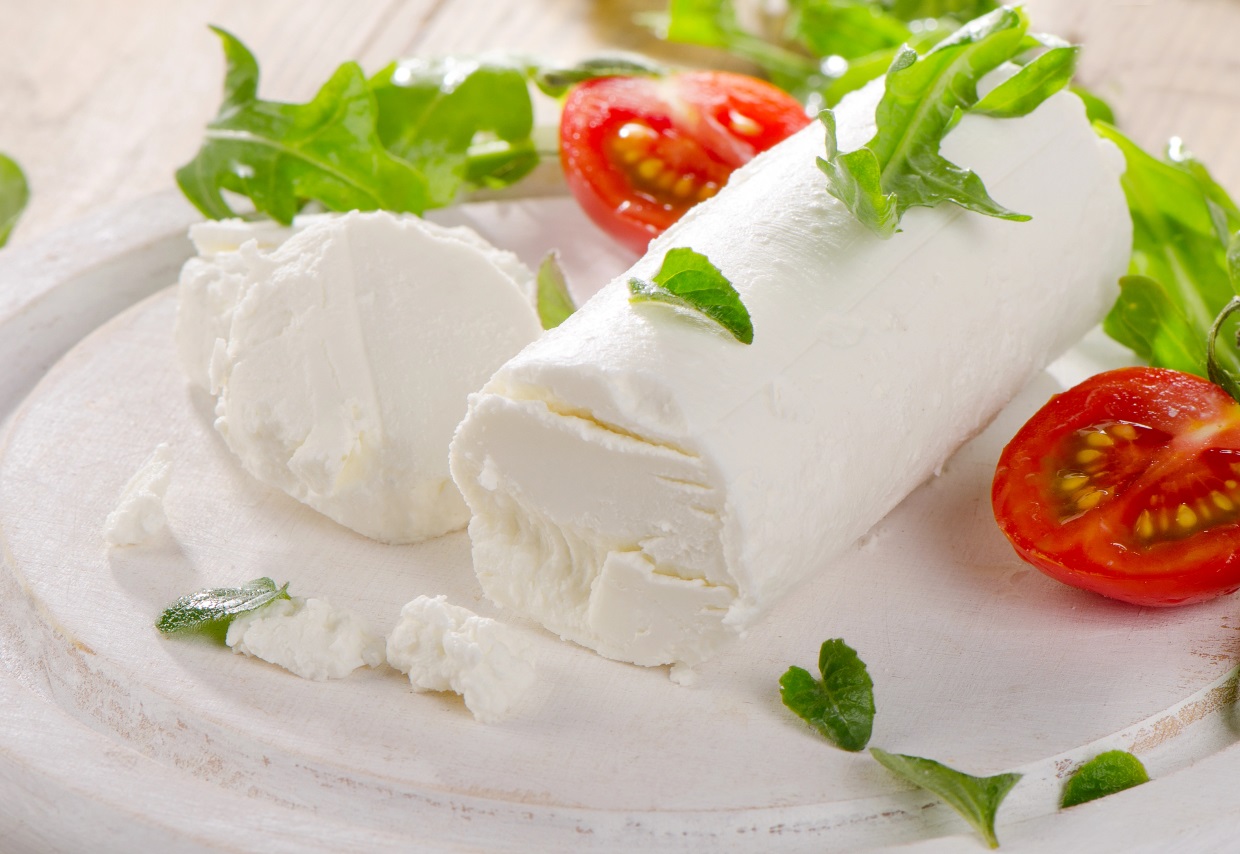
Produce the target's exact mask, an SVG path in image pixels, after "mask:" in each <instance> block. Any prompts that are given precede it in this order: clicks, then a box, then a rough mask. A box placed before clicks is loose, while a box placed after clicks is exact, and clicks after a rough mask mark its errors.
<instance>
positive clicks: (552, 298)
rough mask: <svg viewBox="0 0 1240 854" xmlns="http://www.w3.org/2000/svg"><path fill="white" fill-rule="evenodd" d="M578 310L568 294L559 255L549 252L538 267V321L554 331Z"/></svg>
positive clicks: (545, 327) (544, 327)
mask: <svg viewBox="0 0 1240 854" xmlns="http://www.w3.org/2000/svg"><path fill="white" fill-rule="evenodd" d="M576 310H577V306H576V305H575V304H574V303H573V296H572V294H570V293H569V292H568V283H567V282H566V281H565V280H564V271H563V270H562V269H561V268H560V258H559V255H557V254H556V253H555V252H548V253H547V257H546V258H543V260H542V263H541V264H539V265H538V319H539V320H540V321H541V322H542V328H543V329H554V328H555V327H557V326H559V325H560V324H561V323H563V322H564V321H565V320H567V319H568V317H569V315H571V314H572V313H573V312H574V311H576Z"/></svg>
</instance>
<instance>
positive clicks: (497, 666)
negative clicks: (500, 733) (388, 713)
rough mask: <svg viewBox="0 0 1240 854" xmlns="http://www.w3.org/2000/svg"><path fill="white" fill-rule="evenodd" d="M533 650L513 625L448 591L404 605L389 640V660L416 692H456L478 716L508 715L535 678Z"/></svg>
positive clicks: (483, 719) (498, 718)
mask: <svg viewBox="0 0 1240 854" xmlns="http://www.w3.org/2000/svg"><path fill="white" fill-rule="evenodd" d="M530 657H531V655H530V649H529V647H528V646H527V645H526V643H525V642H524V641H522V640H521V639H520V638H519V637H517V636H516V635H515V634H514V633H513V632H512V630H511V629H509V628H507V627H505V626H503V625H502V624H500V623H498V622H496V621H495V620H492V619H488V618H487V617H480V616H478V615H477V614H475V613H473V612H472V611H469V610H467V609H465V608H461V607H459V606H457V605H449V604H448V602H447V601H446V597H444V596H436V597H434V598H433V599H432V598H431V597H429V596H419V597H418V598H417V599H414V600H413V601H412V602H410V603H408V604H407V605H405V607H403V608H401V610H400V622H399V623H397V625H396V628H395V629H394V630H393V631H392V634H391V635H390V636H389V637H388V640H387V660H388V664H390V665H391V666H392V667H395V668H396V669H397V670H399V671H401V672H402V673H407V674H409V683H410V684H411V685H413V690H415V691H419V692H421V691H455V692H456V693H458V694H460V695H462V696H463V697H464V698H465V705H466V706H467V707H468V708H469V710H470V711H471V712H473V715H474V718H475V719H477V720H479V721H481V722H483V723H497V722H499V721H501V720H503V719H504V718H507V717H509V716H510V715H511V714H512V712H513V710H514V709H515V708H516V706H517V704H518V703H520V701H521V699H522V698H523V697H524V696H525V693H526V692H527V691H528V690H529V688H530V686H531V685H533V683H534V666H533V664H531V663H530V660H529V659H530Z"/></svg>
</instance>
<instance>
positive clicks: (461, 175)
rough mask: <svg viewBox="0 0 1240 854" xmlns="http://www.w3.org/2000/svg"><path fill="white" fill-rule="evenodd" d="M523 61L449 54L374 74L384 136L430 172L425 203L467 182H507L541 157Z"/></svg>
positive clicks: (437, 203) (438, 202) (439, 203)
mask: <svg viewBox="0 0 1240 854" xmlns="http://www.w3.org/2000/svg"><path fill="white" fill-rule="evenodd" d="M526 74H527V71H526V68H525V67H524V66H523V65H520V64H517V63H514V62H506V61H504V60H503V59H499V58H493V59H487V60H479V59H468V58H454V57H446V58H441V59H428V60H421V59H414V60H405V61H402V62H394V63H392V64H391V65H389V66H388V67H387V68H385V69H383V70H382V71H380V72H379V73H378V74H376V75H375V76H374V77H372V78H371V79H370V82H369V85H370V88H371V90H372V91H373V92H374V97H375V104H376V106H377V108H378V123H377V128H378V133H379V140H380V141H381V142H382V143H383V145H384V146H385V147H386V148H387V150H388V151H389V152H390V153H391V154H393V155H395V156H396V157H398V158H400V159H402V160H404V161H406V162H408V163H411V164H413V165H414V166H415V167H416V168H417V169H418V170H419V171H420V172H421V173H422V174H423V175H424V176H425V178H426V182H427V189H428V198H427V204H426V205H425V206H426V207H443V206H446V205H449V204H451V203H452V202H453V201H454V200H455V199H456V197H457V195H458V193H459V192H460V190H461V188H462V186H464V185H466V184H467V183H468V184H472V185H476V186H486V187H493V188H495V187H503V186H507V185H509V184H511V183H513V182H514V181H516V180H518V179H520V178H522V177H524V176H525V175H526V174H528V173H529V171H530V170H531V169H533V168H534V167H535V166H536V165H537V164H538V152H537V150H536V149H535V147H534V142H533V140H532V139H531V134H532V132H533V130H534V107H533V104H532V103H531V101H530V93H529V87H528V85H527V82H526Z"/></svg>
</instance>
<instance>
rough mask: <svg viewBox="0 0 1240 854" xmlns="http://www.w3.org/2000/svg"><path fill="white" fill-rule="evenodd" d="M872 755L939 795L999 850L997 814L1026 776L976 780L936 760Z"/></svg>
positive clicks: (882, 753) (872, 751)
mask: <svg viewBox="0 0 1240 854" xmlns="http://www.w3.org/2000/svg"><path fill="white" fill-rule="evenodd" d="M870 754H871V755H872V756H873V757H874V758H875V759H877V760H878V762H879V764H880V765H882V766H883V767H884V768H886V769H887V770H888V771H891V772H892V773H893V774H895V775H896V776H898V777H902V778H904V779H905V780H907V781H909V782H910V783H913V784H915V785H917V786H920V787H921V788H923V789H925V790H927V791H929V792H933V793H934V794H936V795H938V796H939V797H940V798H942V799H943V800H944V801H945V802H946V803H947V804H948V805H949V806H951V808H952V809H954V810H955V811H956V812H958V813H960V815H961V816H963V817H964V819H965V820H966V821H967V822H969V824H971V825H973V827H974V828H976V829H977V832H978V833H980V834H981V835H982V838H984V839H985V840H986V844H988V845H989V846H990V847H991V848H998V847H999V840H998V838H997V837H996V836H995V814H996V813H997V812H998V811H999V805H1000V804H1001V803H1003V799H1004V798H1005V797H1007V793H1008V792H1010V791H1011V790H1012V787H1013V786H1015V785H1016V783H1017V782H1018V781H1019V780H1020V778H1021V776H1022V775H1020V774H996V775H995V776H994V777H974V776H972V775H969V774H965V773H964V772H962V771H957V770H956V769H954V768H948V767H947V766H946V765H944V764H943V763H941V762H935V761H934V760H933V759H922V758H921V757H918V756H905V755H904V754H902V753H888V752H887V751H885V750H880V749H879V748H877V747H871V748H870Z"/></svg>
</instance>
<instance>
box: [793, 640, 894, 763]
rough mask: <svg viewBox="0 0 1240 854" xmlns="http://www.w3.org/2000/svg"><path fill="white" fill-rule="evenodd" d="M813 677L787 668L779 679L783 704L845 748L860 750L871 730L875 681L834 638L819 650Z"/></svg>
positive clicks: (863, 664) (848, 650)
mask: <svg viewBox="0 0 1240 854" xmlns="http://www.w3.org/2000/svg"><path fill="white" fill-rule="evenodd" d="M818 672H819V673H821V674H822V679H821V680H819V679H815V678H814V677H813V675H811V674H810V673H809V671H807V670H803V669H802V668H800V667H789V668H788V672H787V673H785V674H784V675H783V676H781V677H780V679H779V694H780V697H781V698H782V699H783V701H784V705H785V706H787V707H788V708H789V709H791V710H792V711H793V712H795V713H796V714H797V715H798V716H799V717H801V718H802V719H803V720H805V721H806V722H807V723H808V724H809V725H810V726H812V727H813V728H814V729H816V730H818V732H819V733H821V734H822V735H823V736H824V737H825V738H826V739H827V740H828V741H830V742H831V743H832V744H834V745H835V746H837V747H840V748H842V749H844V750H850V751H854V752H855V751H858V750H863V749H864V748H865V746H866V745H867V744H869V741H870V733H871V732H872V731H873V729H874V683H873V681H872V680H871V679H870V674H869V672H868V671H867V670H866V667H865V662H863V661H862V660H861V659H860V658H859V657H858V656H857V652H856V650H854V649H853V648H852V647H850V646H848V644H846V643H844V641H843V640H841V639H840V638H834V639H833V640H829V641H826V642H824V643H823V645H822V649H821V650H820V651H819V653H818Z"/></svg>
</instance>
